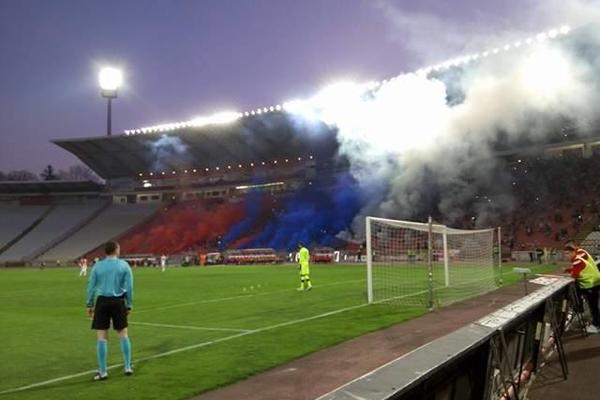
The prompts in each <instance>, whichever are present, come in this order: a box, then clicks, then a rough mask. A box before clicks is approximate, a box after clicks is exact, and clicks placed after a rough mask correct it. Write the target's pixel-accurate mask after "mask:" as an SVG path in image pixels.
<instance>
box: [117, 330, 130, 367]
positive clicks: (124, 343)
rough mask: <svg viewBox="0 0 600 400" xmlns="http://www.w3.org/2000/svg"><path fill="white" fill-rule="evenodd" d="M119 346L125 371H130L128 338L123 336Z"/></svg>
mask: <svg viewBox="0 0 600 400" xmlns="http://www.w3.org/2000/svg"><path fill="white" fill-rule="evenodd" d="M119 343H120V345H121V353H123V363H124V364H125V370H128V369H131V342H130V341H129V337H128V336H125V337H122V338H120V339H119Z"/></svg>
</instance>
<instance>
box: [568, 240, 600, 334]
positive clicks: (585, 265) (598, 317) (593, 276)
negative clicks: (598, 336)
mask: <svg viewBox="0 0 600 400" xmlns="http://www.w3.org/2000/svg"><path fill="white" fill-rule="evenodd" d="M565 249H566V250H567V251H569V253H570V254H569V255H570V258H571V266H570V267H568V268H565V272H568V273H569V274H571V277H573V278H574V279H576V280H577V287H578V291H579V293H580V294H581V295H582V296H583V297H585V299H586V300H587V303H588V305H589V307H590V312H591V314H592V325H590V326H588V327H587V328H586V330H587V332H588V333H600V309H599V307H598V296H599V293H600V271H599V270H598V267H597V266H596V263H595V261H594V258H593V257H592V256H591V255H590V253H588V252H587V251H585V250H584V249H582V248H581V247H579V246H577V245H575V244H574V243H567V244H566V246H565Z"/></svg>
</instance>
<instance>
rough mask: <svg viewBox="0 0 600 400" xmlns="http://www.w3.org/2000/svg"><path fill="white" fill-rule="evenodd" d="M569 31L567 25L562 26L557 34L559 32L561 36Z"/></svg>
mask: <svg viewBox="0 0 600 400" xmlns="http://www.w3.org/2000/svg"><path fill="white" fill-rule="evenodd" d="M570 31H571V28H570V27H569V25H563V26H561V27H560V30H559V32H560V34H561V35H566V34H568V33H569V32H570Z"/></svg>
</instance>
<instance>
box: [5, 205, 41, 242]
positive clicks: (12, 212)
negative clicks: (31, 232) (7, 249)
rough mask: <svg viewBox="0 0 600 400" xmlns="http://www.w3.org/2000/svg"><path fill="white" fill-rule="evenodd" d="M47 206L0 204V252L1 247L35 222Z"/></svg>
mask: <svg viewBox="0 0 600 400" xmlns="http://www.w3.org/2000/svg"><path fill="white" fill-rule="evenodd" d="M48 209H49V206H19V205H0V220H1V221H2V224H0V253H2V250H1V249H2V248H3V247H4V246H6V245H7V244H8V243H9V242H11V241H12V240H13V239H15V238H16V237H17V236H19V235H20V234H21V233H22V232H23V231H25V230H26V229H27V228H29V227H30V226H31V225H32V224H33V223H34V222H36V221H37V220H38V219H39V218H40V217H41V216H42V215H43V214H44V212H45V211H47V210H48Z"/></svg>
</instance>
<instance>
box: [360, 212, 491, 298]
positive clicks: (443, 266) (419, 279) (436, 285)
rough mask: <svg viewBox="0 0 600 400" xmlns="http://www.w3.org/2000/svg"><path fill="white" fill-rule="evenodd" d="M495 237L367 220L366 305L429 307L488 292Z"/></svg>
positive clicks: (441, 227)
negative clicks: (389, 303)
mask: <svg viewBox="0 0 600 400" xmlns="http://www.w3.org/2000/svg"><path fill="white" fill-rule="evenodd" d="M496 234H497V230H496V229H495V228H494V229H477V230H466V229H454V228H450V227H447V226H445V225H440V224H434V223H431V222H429V223H420V222H413V221H401V220H392V219H385V218H376V217H367V219H366V242H367V293H368V301H369V303H381V302H394V303H401V304H407V305H415V306H426V307H428V308H432V307H433V306H435V305H443V304H449V303H452V302H455V301H459V300H462V299H465V298H469V297H473V296H476V295H478V294H481V293H485V292H487V291H490V290H493V289H494V288H496V287H497V285H496V283H497V279H496V269H497V268H496V265H495V257H494V241H495V240H494V239H495V237H496Z"/></svg>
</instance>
